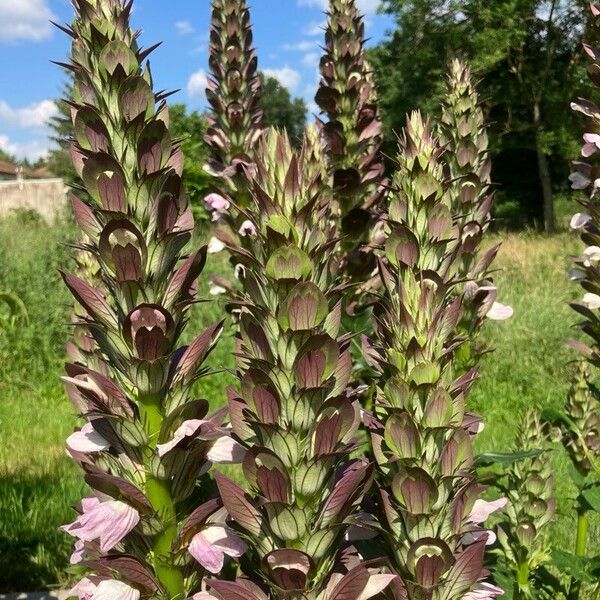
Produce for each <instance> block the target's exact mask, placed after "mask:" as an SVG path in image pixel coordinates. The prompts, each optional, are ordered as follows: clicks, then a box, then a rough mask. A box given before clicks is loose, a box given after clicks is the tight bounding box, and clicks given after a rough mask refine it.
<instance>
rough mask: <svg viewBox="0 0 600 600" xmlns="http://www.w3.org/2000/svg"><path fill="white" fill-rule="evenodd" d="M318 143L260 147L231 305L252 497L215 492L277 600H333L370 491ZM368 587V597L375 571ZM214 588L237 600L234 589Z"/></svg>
mask: <svg viewBox="0 0 600 600" xmlns="http://www.w3.org/2000/svg"><path fill="white" fill-rule="evenodd" d="M308 143H309V142H308V141H306V142H305V144H306V145H305V146H304V147H303V149H302V150H301V152H300V153H299V154H297V153H295V152H294V151H293V150H292V149H291V146H290V142H289V140H288V138H287V136H286V135H285V134H281V133H278V132H276V131H275V130H270V131H269V132H268V134H267V135H265V137H264V138H263V139H262V140H261V143H260V145H259V149H258V152H257V161H256V175H255V176H254V177H253V178H252V180H251V181H249V182H248V185H249V187H250V189H251V190H252V199H253V204H251V205H250V206H249V207H248V209H247V210H246V211H244V214H243V216H244V218H246V219H248V220H249V222H250V223H251V224H252V226H253V228H254V231H255V232H256V233H255V235H254V236H253V237H251V238H250V239H249V244H250V245H249V247H246V246H244V247H241V246H231V247H230V251H231V253H232V255H233V256H234V257H235V259H236V261H238V263H239V265H240V269H239V272H240V279H241V283H242V287H243V292H242V293H241V294H240V295H239V297H237V298H234V300H233V302H232V306H233V308H234V310H236V311H237V312H238V314H239V335H238V346H237V356H238V377H239V386H238V389H231V390H230V391H229V409H230V415H231V424H232V429H233V432H234V434H235V436H236V438H237V439H238V440H239V441H240V442H241V443H242V444H243V446H244V448H245V449H246V458H245V460H244V463H243V468H244V475H245V477H246V480H247V482H248V484H249V492H246V491H244V490H243V489H242V488H240V487H239V486H238V485H237V484H235V483H234V482H233V481H230V480H229V479H227V478H226V477H224V476H221V475H218V474H217V483H218V486H219V490H220V492H221V498H222V501H223V504H224V506H225V508H226V509H227V510H228V512H229V514H230V516H231V517H232V520H233V523H234V524H235V528H236V531H238V532H239V533H240V535H242V536H243V537H244V539H245V541H246V543H247V545H248V547H249V548H250V550H249V552H248V554H247V555H246V557H245V559H244V561H242V572H243V574H244V576H245V577H248V578H251V579H252V580H253V581H254V584H256V585H258V586H261V589H262V588H264V589H268V593H269V597H270V598H281V599H283V598H288V597H300V596H302V597H305V598H310V599H314V600H316V599H317V598H323V599H324V598H333V597H335V594H334V595H333V596H327V595H325V596H323V594H326V590H328V589H330V588H328V587H327V586H328V585H330V586H333V583H332V582H333V581H334V579H332V578H333V569H334V564H335V562H334V561H335V558H336V557H337V555H338V552H339V549H340V547H341V545H342V543H343V540H344V535H345V533H346V530H347V525H346V519H347V518H348V517H349V516H350V515H351V514H352V513H353V512H354V511H355V510H356V506H357V504H358V503H359V502H360V501H361V499H362V496H363V493H364V491H365V490H366V489H367V488H368V487H369V484H370V481H371V468H370V467H369V465H368V464H367V463H366V462H365V461H364V460H362V459H350V458H349V454H350V453H351V452H352V450H353V449H355V448H356V440H355V434H356V432H357V429H358V426H359V423H360V416H359V406H358V402H357V400H356V399H355V398H352V397H350V396H349V395H348V391H347V386H348V381H349V378H350V368H351V363H350V353H349V345H350V339H349V338H348V337H347V336H343V335H342V334H341V333H340V320H341V308H340V297H341V290H340V288H339V286H338V285H337V278H336V274H335V269H334V259H335V257H334V254H335V250H336V247H337V241H336V239H335V237H334V236H333V231H332V226H331V225H330V221H331V215H330V205H329V203H328V202H327V198H326V197H324V196H323V195H322V194H321V181H320V176H319V174H318V172H317V173H316V174H315V172H314V169H313V167H312V166H311V165H312V161H311V160H310V155H311V152H312V150H310V149H308V148H307V145H308ZM347 576H350V573H347ZM364 576H365V577H366V579H365V581H364V586H366V585H367V582H368V581H369V579H370V577H371V575H370V573H369V572H368V571H367V570H366V569H365V570H364ZM245 581H246V579H244V578H241V579H238V581H237V583H236V584H235V586H238V587H237V588H235V589H238V588H239V586H242V585H243V586H245V585H246V584H245V583H244V582H245ZM209 585H211V586H213V589H214V592H215V593H216V594H217V596H218V597H221V598H227V597H228V592H227V590H228V589H229V588H228V586H231V585H232V584H230V583H227V582H219V581H210V582H209ZM386 585H387V584H386ZM253 589H254V588H253ZM231 590H232V591H233V590H234V588H231ZM240 593H241V592H240ZM359 593H360V589H359V590H358V592H357V596H356V599H357V598H358V594H359ZM261 594H262V592H261ZM245 597H250V596H249V595H248V594H246V595H245ZM252 597H255V598H263V597H265V596H264V595H260V594H258V592H256V593H253V594H252ZM344 597H346V596H344ZM365 597H366V596H365ZM356 599H355V597H354V596H353V597H352V599H351V600H356Z"/></svg>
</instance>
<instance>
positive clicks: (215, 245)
mask: <svg viewBox="0 0 600 600" xmlns="http://www.w3.org/2000/svg"><path fill="white" fill-rule="evenodd" d="M223 250H225V244H224V243H223V242H222V241H221V240H220V239H218V238H216V237H211V238H210V241H209V242H208V253H209V254H217V253H219V252H221V251H223Z"/></svg>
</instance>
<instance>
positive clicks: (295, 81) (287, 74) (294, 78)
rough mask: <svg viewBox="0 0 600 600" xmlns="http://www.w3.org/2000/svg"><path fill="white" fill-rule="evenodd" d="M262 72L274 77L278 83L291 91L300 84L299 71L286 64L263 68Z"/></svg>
mask: <svg viewBox="0 0 600 600" xmlns="http://www.w3.org/2000/svg"><path fill="white" fill-rule="evenodd" d="M263 73H264V74H265V75H267V76H268V77H274V78H275V79H277V81H279V83H280V84H281V85H282V86H284V87H286V88H287V89H288V90H290V92H293V91H294V90H295V89H296V88H297V87H298V85H299V84H300V73H298V71H295V70H294V69H291V68H290V67H288V66H285V67H282V68H281V69H263Z"/></svg>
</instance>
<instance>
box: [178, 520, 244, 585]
mask: <svg viewBox="0 0 600 600" xmlns="http://www.w3.org/2000/svg"><path fill="white" fill-rule="evenodd" d="M246 550H247V546H246V544H245V543H244V542H243V540H241V539H240V538H239V537H238V536H237V535H235V533H234V532H233V531H232V530H231V529H229V528H228V527H224V526H222V525H210V526H209V527H207V528H206V529H204V530H202V531H201V532H200V533H197V534H196V535H195V536H194V537H193V538H192V541H191V542H190V546H189V548H188V552H189V553H190V554H191V555H192V556H193V557H194V558H195V559H196V560H197V561H198V562H199V563H200V564H201V565H202V566H203V567H204V568H205V569H206V570H207V571H210V572H211V573H214V574H217V573H219V571H221V569H222V568H223V563H224V562H225V555H227V556H231V557H232V558H239V557H240V556H242V554H244V552H246Z"/></svg>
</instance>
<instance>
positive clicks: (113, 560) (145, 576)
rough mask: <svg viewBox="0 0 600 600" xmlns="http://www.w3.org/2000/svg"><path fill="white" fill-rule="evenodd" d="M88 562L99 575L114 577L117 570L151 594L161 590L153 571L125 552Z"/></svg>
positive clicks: (126, 578)
mask: <svg viewBox="0 0 600 600" xmlns="http://www.w3.org/2000/svg"><path fill="white" fill-rule="evenodd" d="M88 564H89V566H90V567H92V568H93V569H94V571H96V573H97V574H98V575H102V576H105V577H112V576H113V574H114V572H115V571H116V572H117V573H119V574H120V575H121V576H122V577H123V578H124V579H125V580H127V581H129V582H130V583H133V584H135V585H136V586H139V587H141V588H143V589H144V591H145V592H146V593H148V594H150V595H152V594H155V593H156V592H158V590H159V587H158V583H157V582H156V580H155V579H154V576H153V575H152V572H151V571H150V570H149V569H148V568H147V567H145V566H144V565H142V564H141V563H140V562H139V561H138V559H137V558H135V557H134V556H128V555H125V554H121V555H115V556H112V555H111V556H104V557H101V558H99V559H97V560H93V561H90V562H89V563H88Z"/></svg>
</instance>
